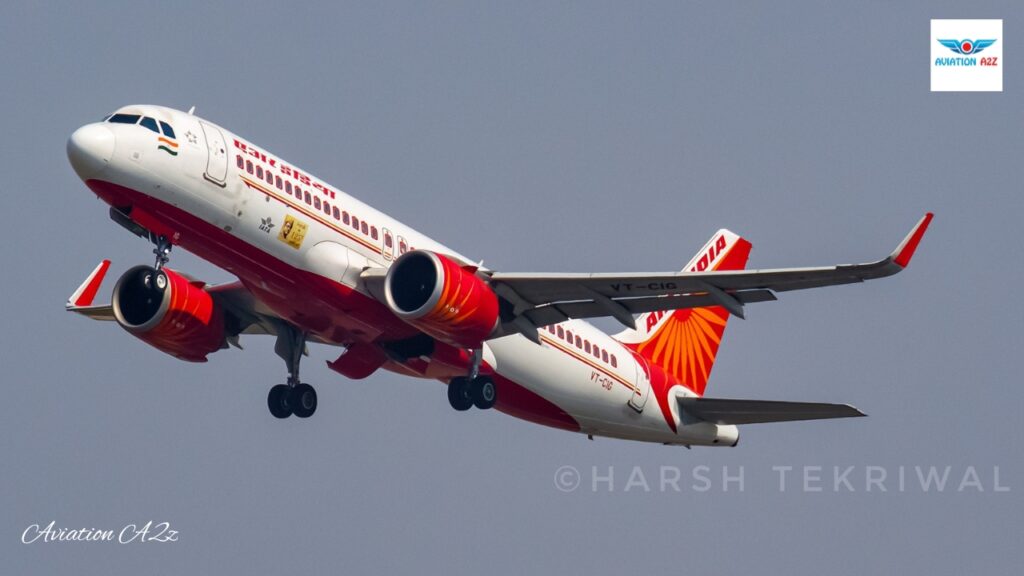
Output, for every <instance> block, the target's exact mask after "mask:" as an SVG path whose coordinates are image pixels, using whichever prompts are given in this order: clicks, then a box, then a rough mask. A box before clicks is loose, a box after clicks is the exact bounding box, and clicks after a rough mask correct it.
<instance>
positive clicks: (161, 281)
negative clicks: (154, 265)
mask: <svg viewBox="0 0 1024 576" xmlns="http://www.w3.org/2000/svg"><path fill="white" fill-rule="evenodd" d="M153 284H154V285H155V286H156V289H157V290H159V291H161V292H163V291H164V290H165V289H166V288H167V274H165V273H164V271H163V270H157V272H156V275H155V276H154V277H153Z"/></svg>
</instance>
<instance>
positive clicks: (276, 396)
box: [267, 384, 292, 419]
mask: <svg viewBox="0 0 1024 576" xmlns="http://www.w3.org/2000/svg"><path fill="white" fill-rule="evenodd" d="M289 392H291V390H290V389H289V388H288V386H286V385H284V384H278V385H277V386H274V387H273V388H271V389H270V393H269V394H267V407H268V408H270V413H271V414H273V415H274V418H281V419H284V418H287V417H289V416H291V415H292V409H291V408H290V407H289V404H288V393H289Z"/></svg>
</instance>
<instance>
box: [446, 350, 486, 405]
mask: <svg viewBox="0 0 1024 576" xmlns="http://www.w3.org/2000/svg"><path fill="white" fill-rule="evenodd" d="M471 356H472V363H471V364H470V367H469V376H459V377H456V378H452V380H451V382H449V383H448V403H449V404H451V406H452V408H454V409H456V410H458V411H459V412H464V411H466V410H469V409H470V408H472V407H473V406H476V407H477V408H479V409H481V410H488V409H490V408H493V407H494V403H495V402H496V401H497V399H498V390H497V388H496V387H495V386H494V379H492V378H491V377H490V376H482V375H480V364H481V362H482V361H483V350H481V349H479V348H478V349H475V350H472V351H471Z"/></svg>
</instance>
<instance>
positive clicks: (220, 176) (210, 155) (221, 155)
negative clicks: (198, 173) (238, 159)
mask: <svg viewBox="0 0 1024 576" xmlns="http://www.w3.org/2000/svg"><path fill="white" fill-rule="evenodd" d="M199 126H200V127H201V128H202V129H203V136H204V137H205V138H206V150H207V156H206V172H205V173H204V174H203V178H206V180H208V181H209V182H211V183H213V184H216V185H217V186H220V187H221V188H224V187H225V186H227V182H228V151H227V143H226V142H225V141H224V134H222V133H221V131H220V128H217V127H216V126H213V125H211V124H207V123H206V122H203V121H202V120H200V121H199Z"/></svg>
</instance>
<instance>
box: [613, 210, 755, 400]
mask: <svg viewBox="0 0 1024 576" xmlns="http://www.w3.org/2000/svg"><path fill="white" fill-rule="evenodd" d="M750 247H751V244H750V242H747V241H746V240H744V239H743V238H741V237H739V236H737V235H736V234H733V233H732V232H730V231H728V230H725V229H723V230H719V231H718V232H716V233H715V235H714V236H712V237H711V240H710V241H708V243H707V244H706V245H705V246H704V248H702V249H701V251H700V252H698V253H697V255H696V256H694V257H693V260H690V263H689V264H687V265H686V268H684V269H683V270H684V271H687V272H710V271H714V270H742V269H743V268H744V267H745V266H746V265H747V258H748V257H749V256H750ZM728 321H729V312H727V311H726V310H725V308H722V307H721V306H709V307H706V308H686V309H682V310H671V311H668V312H651V313H648V314H643V315H641V316H640V317H639V318H637V322H636V324H637V329H636V330H626V331H625V332H622V333H620V334H618V335H616V336H615V338H616V339H618V340H619V341H620V342H622V343H623V344H626V345H627V346H629V347H630V348H632V349H633V350H635V351H636V352H637V353H638V354H640V355H641V356H643V357H644V358H646V359H647V361H648V362H650V363H651V364H654V365H657V366H660V367H661V368H662V370H664V372H665V374H667V375H668V377H669V378H670V379H673V380H675V383H679V384H682V385H684V386H686V387H687V388H689V389H690V390H693V392H694V393H696V394H697V395H698V396H703V395H704V389H705V388H706V387H707V383H708V377H709V376H711V367H712V366H713V365H714V363H715V356H716V355H717V354H718V346H719V344H721V342H722V334H723V333H724V332H725V325H726V323H727V322H728Z"/></svg>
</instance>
